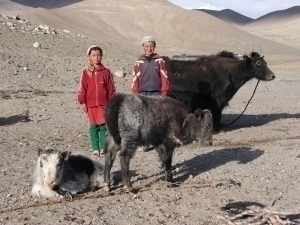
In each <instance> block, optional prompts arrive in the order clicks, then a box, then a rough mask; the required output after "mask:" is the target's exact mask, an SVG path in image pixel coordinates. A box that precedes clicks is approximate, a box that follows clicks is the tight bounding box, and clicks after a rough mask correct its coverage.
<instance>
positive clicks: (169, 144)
mask: <svg viewBox="0 0 300 225" xmlns="http://www.w3.org/2000/svg"><path fill="white" fill-rule="evenodd" d="M175 145H176V143H175V142H174V141H173V140H167V141H165V143H164V144H162V145H159V146H158V147H157V149H156V151H157V152H158V154H159V157H160V160H161V161H162V165H163V166H164V169H165V180H166V181H168V182H173V181H174V180H173V175H172V157H173V151H174V148H175Z"/></svg>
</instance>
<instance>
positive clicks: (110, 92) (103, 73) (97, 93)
mask: <svg viewBox="0 0 300 225" xmlns="http://www.w3.org/2000/svg"><path fill="white" fill-rule="evenodd" d="M115 94H116V89H115V84H114V80H113V75H112V74H111V72H110V70H109V69H108V68H106V67H104V66H103V65H101V66H100V67H99V68H95V69H94V71H89V70H87V69H84V70H83V71H82V73H81V76H80V81H79V88H78V95H77V97H78V102H79V103H80V104H86V105H87V107H95V106H105V105H106V103H107V101H108V100H109V99H110V98H111V97H113V96H114V95H115Z"/></svg>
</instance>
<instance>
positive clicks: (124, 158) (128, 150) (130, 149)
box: [119, 139, 138, 189]
mask: <svg viewBox="0 0 300 225" xmlns="http://www.w3.org/2000/svg"><path fill="white" fill-rule="evenodd" d="M134 143H135V141H132V140H130V141H128V142H127V141H126V140H125V139H122V144H121V151H120V155H119V157H120V163H121V171H122V180H123V185H124V188H125V189H130V188H131V187H132V185H131V182H130V176H129V164H130V159H131V158H132V156H133V155H134V152H135V151H136V149H137V147H138V146H137V145H136V144H134Z"/></svg>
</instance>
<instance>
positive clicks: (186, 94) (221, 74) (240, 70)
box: [164, 51, 275, 131]
mask: <svg viewBox="0 0 300 225" xmlns="http://www.w3.org/2000/svg"><path fill="white" fill-rule="evenodd" d="M164 59H165V61H166V64H167V70H168V76H169V80H170V87H171V91H170V97H172V98H175V99H177V100H179V101H181V102H183V103H184V104H185V105H187V106H188V107H189V110H190V112H194V110H196V109H198V108H201V109H206V108H208V109H210V110H211V112H212V115H213V119H214V126H215V130H216V131H218V130H219V129H220V128H221V114H222V110H223V109H224V107H225V106H227V105H228V102H229V101H230V99H231V98H232V97H233V96H234V95H235V93H236V92H237V91H238V90H239V88H240V87H242V86H243V85H244V84H245V83H246V82H247V81H249V80H250V79H252V78H257V79H259V80H264V81H270V80H273V79H274V78H275V75H274V73H273V72H272V71H271V70H270V69H269V68H268V66H267V63H266V61H265V60H264V56H260V55H259V54H258V53H256V52H252V53H251V54H250V55H249V56H246V55H244V56H243V60H238V59H236V58H235V57H234V54H233V53H231V52H227V51H222V52H220V53H219V54H217V55H211V56H202V57H199V59H197V60H195V61H178V60H171V59H169V58H168V57H164Z"/></svg>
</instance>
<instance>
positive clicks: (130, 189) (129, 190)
mask: <svg viewBox="0 0 300 225" xmlns="http://www.w3.org/2000/svg"><path fill="white" fill-rule="evenodd" d="M124 190H125V191H127V192H131V191H132V186H131V185H124Z"/></svg>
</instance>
